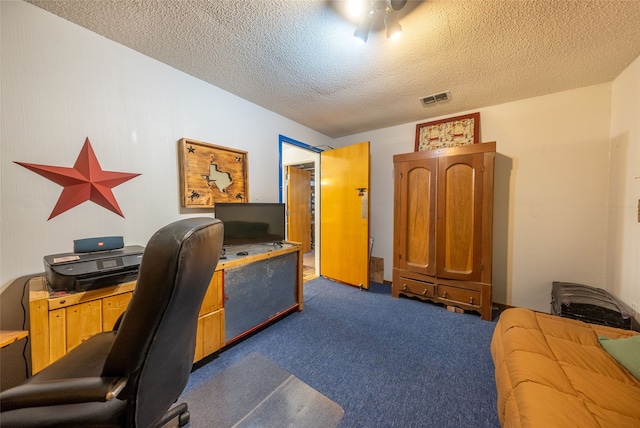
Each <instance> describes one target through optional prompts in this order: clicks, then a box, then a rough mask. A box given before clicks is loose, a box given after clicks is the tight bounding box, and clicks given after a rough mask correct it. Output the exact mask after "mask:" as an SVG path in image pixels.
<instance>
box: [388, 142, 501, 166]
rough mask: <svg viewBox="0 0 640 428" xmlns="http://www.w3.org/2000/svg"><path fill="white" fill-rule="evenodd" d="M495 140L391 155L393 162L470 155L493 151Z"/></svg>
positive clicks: (494, 149)
mask: <svg viewBox="0 0 640 428" xmlns="http://www.w3.org/2000/svg"><path fill="white" fill-rule="evenodd" d="M495 151H496V143H495V141H492V142H488V143H480V144H472V145H469V146H460V147H449V148H446V149H437V150H427V151H424V152H411V153H401V154H398V155H393V162H394V163H395V162H406V161H410V160H421V159H429V158H439V157H442V156H458V155H470V154H474V153H484V152H495Z"/></svg>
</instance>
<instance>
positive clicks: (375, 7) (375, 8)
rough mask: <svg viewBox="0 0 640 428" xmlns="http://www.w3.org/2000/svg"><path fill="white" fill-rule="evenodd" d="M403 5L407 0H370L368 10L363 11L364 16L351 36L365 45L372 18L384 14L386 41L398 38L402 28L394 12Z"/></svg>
mask: <svg viewBox="0 0 640 428" xmlns="http://www.w3.org/2000/svg"><path fill="white" fill-rule="evenodd" d="M367 1H369V0H367ZM360 3H362V2H360ZM405 4H407V0H370V5H369V8H368V10H367V9H365V12H364V13H365V15H364V16H363V17H362V19H361V21H360V24H359V25H358V28H356V31H355V32H354V33H353V35H354V36H355V37H356V38H357V39H358V40H359V41H360V42H362V43H366V42H367V39H368V38H369V32H370V31H371V26H372V24H373V18H374V16H376V15H379V14H384V18H383V19H384V26H385V28H386V29H387V39H391V38H396V37H398V36H399V35H400V33H401V32H402V26H401V25H400V22H399V21H398V15H397V14H396V12H397V11H399V10H400V9H402V8H403V7H404V5H405Z"/></svg>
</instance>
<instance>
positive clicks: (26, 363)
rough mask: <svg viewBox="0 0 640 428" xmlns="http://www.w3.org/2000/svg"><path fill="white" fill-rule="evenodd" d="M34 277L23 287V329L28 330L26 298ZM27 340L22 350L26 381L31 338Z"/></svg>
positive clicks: (21, 302) (21, 299)
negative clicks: (28, 348)
mask: <svg viewBox="0 0 640 428" xmlns="http://www.w3.org/2000/svg"><path fill="white" fill-rule="evenodd" d="M32 278H35V275H34V276H31V277H29V278H27V279H26V280H25V282H24V284H23V285H22V297H21V298H20V306H22V329H23V330H26V329H27V308H26V306H25V304H24V297H25V295H26V293H27V288H29V281H31V279H32ZM26 339H27V340H25V341H24V347H23V348H22V358H23V359H24V371H25V379H29V361H28V359H27V345H28V344H29V340H30V337H29V335H27V338H26Z"/></svg>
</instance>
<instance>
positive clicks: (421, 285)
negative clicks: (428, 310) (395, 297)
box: [398, 277, 436, 297]
mask: <svg viewBox="0 0 640 428" xmlns="http://www.w3.org/2000/svg"><path fill="white" fill-rule="evenodd" d="M435 288H436V287H435V284H433V283H431V282H423V281H417V280H415V279H409V278H403V277H400V284H399V288H398V291H399V292H400V293H411V294H415V295H416V296H423V297H433V293H434V291H435Z"/></svg>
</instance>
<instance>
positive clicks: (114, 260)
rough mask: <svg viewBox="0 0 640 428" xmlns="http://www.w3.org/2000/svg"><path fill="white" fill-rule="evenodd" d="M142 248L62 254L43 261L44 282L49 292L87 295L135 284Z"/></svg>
mask: <svg viewBox="0 0 640 428" xmlns="http://www.w3.org/2000/svg"><path fill="white" fill-rule="evenodd" d="M143 252H144V247H142V246H140V245H128V246H125V247H123V248H121V249H117V250H110V251H99V252H93V253H64V254H53V255H50V256H45V257H44V269H45V276H46V278H47V282H48V283H49V287H51V289H52V291H64V292H70V291H88V290H94V289H96V288H102V287H107V286H111V285H116V284H121V283H124V282H129V281H135V280H136V279H137V277H138V269H139V268H140V262H141V261H142V253H143Z"/></svg>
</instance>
